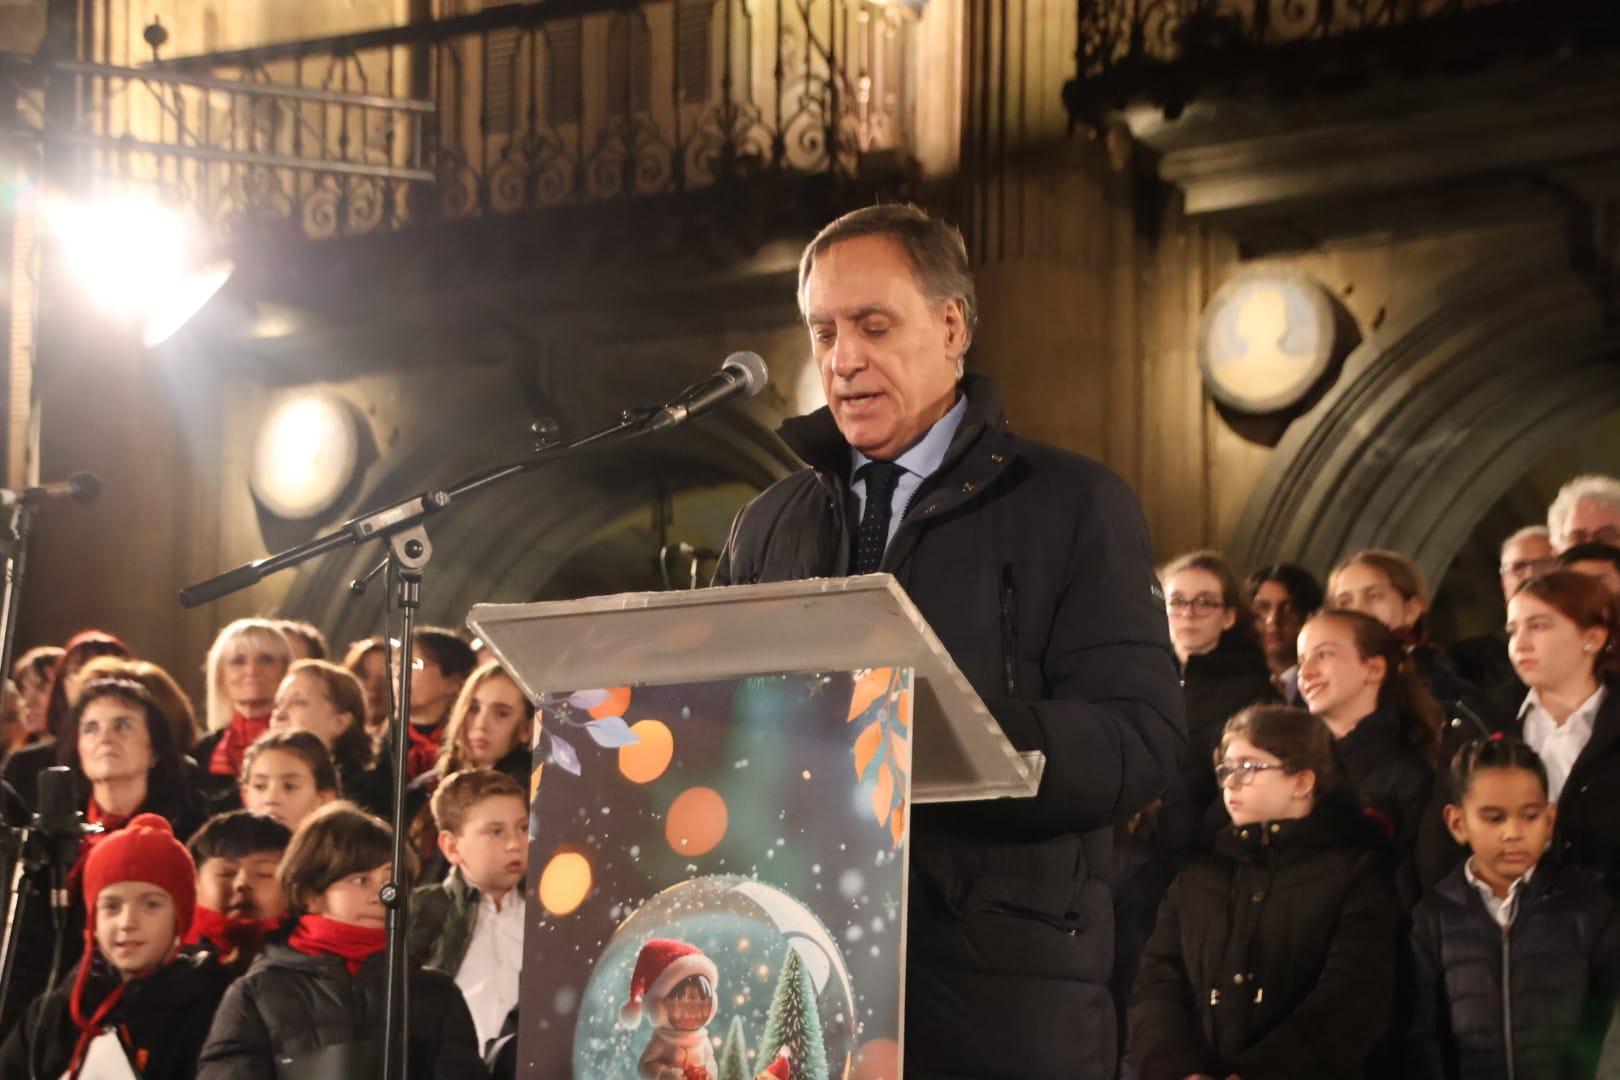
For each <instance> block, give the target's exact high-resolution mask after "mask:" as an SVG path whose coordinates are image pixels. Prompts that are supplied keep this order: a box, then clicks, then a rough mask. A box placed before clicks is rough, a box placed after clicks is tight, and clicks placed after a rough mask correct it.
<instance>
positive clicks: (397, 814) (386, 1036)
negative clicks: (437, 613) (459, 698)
mask: <svg viewBox="0 0 1620 1080" xmlns="http://www.w3.org/2000/svg"><path fill="white" fill-rule="evenodd" d="M659 412H660V408H659V407H648V408H641V409H632V410H627V411H625V412H624V413H622V414H621V415H620V419H619V422H618V423H616V424H614V425H612V426H610V427H606V428H603V429H602V430H600V431H597V432H595V433H593V434H590V435H586V436H585V437H583V438H580V439H576V440H574V441H573V442H570V443H561V442H559V441H557V438H556V424H555V423H552V422H548V421H544V420H542V421H538V422H537V423H536V424H535V425H534V431H535V434H536V437H537V439H536V445H535V448H534V450H533V451H532V452H531V453H529V454H527V455H526V456H524V457H521V458H518V459H517V460H515V461H509V462H506V463H505V464H501V465H496V466H493V467H491V468H488V469H484V470H482V471H480V472H476V473H473V474H472V475H470V476H467V477H465V478H463V479H462V480H460V481H458V482H456V483H454V484H452V485H450V486H449V487H447V488H443V489H435V490H430V491H425V492H422V493H421V494H420V495H413V496H412V497H410V498H408V499H405V500H404V501H402V502H398V503H395V504H393V505H392V506H385V507H383V508H382V509H380V510H374V511H371V512H370V513H365V514H361V515H360V516H359V517H355V518H351V519H349V520H348V521H346V522H344V523H343V524H342V525H340V526H338V528H336V529H335V530H333V531H332V532H329V533H326V534H324V535H322V536H317V537H314V538H312V539H310V540H306V541H304V542H303V543H301V544H295V545H294V546H292V547H290V548H287V549H286V550H284V551H281V552H278V553H277V554H274V555H269V556H266V557H265V558H263V559H255V560H254V561H253V562H250V563H246V564H244V565H242V566H238V567H237V568H235V569H234V570H227V571H226V572H225V573H223V574H219V575H218V576H216V577H212V578H209V579H208V580H207V581H203V582H199V583H198V584H196V585H190V586H187V587H186V588H184V589H181V590H180V603H181V604H182V605H183V606H185V607H188V608H193V607H197V606H198V605H199V604H205V603H208V602H209V601H212V600H217V599H219V598H220V597H223V596H228V595H230V594H231V593H234V592H237V591H239V590H241V589H245V588H247V587H248V586H250V585H254V584H257V583H258V582H259V581H260V580H261V579H263V578H264V577H265V576H266V575H269V574H273V573H276V572H277V571H280V570H286V569H288V568H289V567H293V566H297V565H299V564H300V563H303V562H305V561H307V560H309V559H312V558H314V557H315V556H317V555H323V554H325V553H326V552H328V551H333V550H335V549H337V548H339V547H342V546H343V545H345V544H359V543H362V542H364V541H367V540H386V541H387V543H388V556H387V562H388V564H389V579H390V582H391V583H392V585H393V587H394V589H395V593H394V595H395V597H396V599H397V600H398V603H399V606H400V609H401V611H402V613H403V618H404V627H403V632H402V634H401V636H400V660H399V667H398V671H397V675H396V677H397V681H398V689H397V690H396V691H395V695H394V700H395V702H396V703H397V707H396V709H395V710H394V714H393V718H392V722H391V723H390V725H389V731H390V733H391V737H392V738H393V752H394V753H393V762H392V765H393V770H394V791H393V796H394V799H393V804H394V864H393V868H392V871H391V872H390V874H389V878H388V883H387V884H386V885H384V886H383V888H382V892H381V894H380V898H381V900H382V902H383V907H384V909H385V910H386V911H387V930H388V950H387V956H386V965H385V968H384V971H385V977H386V979H387V984H388V999H387V1006H386V1008H385V1010H384V1012H383V1025H384V1026H383V1068H384V1072H383V1076H384V1078H385V1080H407V1062H406V1049H407V1046H408V1038H409V1032H408V1026H409V1013H408V1006H409V1000H410V999H409V991H408V984H409V979H408V978H407V977H406V972H407V970H408V963H407V958H406V955H405V923H406V919H407V912H408V908H409V903H408V901H409V896H408V894H407V891H406V888H405V884H404V882H403V880H402V875H403V872H404V867H405V845H406V839H407V838H406V831H407V830H406V825H407V822H406V821H405V787H406V781H407V775H406V765H407V762H408V761H409V750H410V730H409V728H408V726H407V725H408V724H409V723H410V716H411V669H412V667H413V665H414V663H415V656H414V648H413V643H412V641H411V635H412V631H413V630H414V628H415V625H416V608H417V605H418V603H419V602H420V600H421V596H422V578H423V574H424V572H425V571H426V569H427V565H428V561H429V560H430V559H431V558H432V556H433V544H432V543H431V542H430V541H429V540H428V535H427V529H426V527H425V525H424V522H425V521H426V519H427V518H428V517H429V516H430V515H432V514H436V513H440V512H442V511H443V510H445V509H446V508H447V507H449V506H450V504H451V503H452V502H454V501H455V500H456V499H459V498H462V497H463V496H466V495H470V494H472V493H473V492H475V491H479V490H482V489H483V488H486V487H489V486H491V485H493V484H495V483H498V482H499V481H501V480H506V479H508V478H510V477H514V476H518V475H521V474H522V473H526V472H529V471H530V470H532V469H535V468H538V467H539V466H541V465H544V464H548V463H550V462H551V461H553V460H555V459H557V458H560V457H563V456H566V455H567V454H569V453H572V452H573V451H576V450H580V449H584V448H587V447H595V446H596V445H597V444H599V443H603V442H607V441H610V440H611V441H618V440H621V439H630V438H634V437H636V436H638V435H644V434H647V433H648V432H649V431H652V430H655V429H654V428H652V427H651V426H650V422H651V421H652V419H653V418H654V417H656V416H657V415H658V414H659ZM683 419H684V417H683ZM373 573H375V571H373ZM370 576H371V574H367V575H366V577H368V578H369V577H370ZM351 587H352V586H351ZM385 636H386V628H385Z"/></svg>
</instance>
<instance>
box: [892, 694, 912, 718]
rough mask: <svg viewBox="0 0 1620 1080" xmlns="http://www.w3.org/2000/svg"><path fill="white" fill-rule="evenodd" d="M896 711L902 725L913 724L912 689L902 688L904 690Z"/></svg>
mask: <svg viewBox="0 0 1620 1080" xmlns="http://www.w3.org/2000/svg"><path fill="white" fill-rule="evenodd" d="M894 712H895V717H896V718H897V719H898V720H899V721H900V724H901V726H902V727H910V726H911V691H910V690H902V691H900V701H899V703H898V705H896V707H895V710H894Z"/></svg>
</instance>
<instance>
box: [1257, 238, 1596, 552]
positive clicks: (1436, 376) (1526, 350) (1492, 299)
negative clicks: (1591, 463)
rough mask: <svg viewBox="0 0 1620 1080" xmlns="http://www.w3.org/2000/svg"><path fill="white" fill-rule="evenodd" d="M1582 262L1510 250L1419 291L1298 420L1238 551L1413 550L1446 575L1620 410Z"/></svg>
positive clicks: (1267, 475) (1263, 483) (1262, 486)
mask: <svg viewBox="0 0 1620 1080" xmlns="http://www.w3.org/2000/svg"><path fill="white" fill-rule="evenodd" d="M1612 310H1613V309H1612V307H1609V306H1606V305H1605V304H1604V303H1603V302H1602V301H1601V299H1600V298H1599V297H1598V296H1596V295H1595V294H1594V292H1593V290H1592V288H1591V282H1590V279H1588V278H1582V277H1581V276H1579V275H1578V274H1577V273H1576V272H1575V270H1574V269H1573V268H1572V267H1571V266H1570V265H1568V263H1567V262H1563V261H1559V260H1546V261H1537V262H1531V261H1519V262H1513V261H1510V260H1509V259H1503V260H1502V261H1500V262H1493V263H1489V264H1486V265H1482V266H1479V267H1476V268H1474V269H1472V270H1470V271H1468V272H1466V273H1464V274H1461V275H1459V276H1457V277H1456V278H1453V279H1451V280H1449V281H1446V282H1443V283H1441V284H1439V285H1438V286H1436V287H1435V288H1434V289H1432V290H1431V291H1429V292H1428V293H1427V294H1425V295H1420V296H1417V297H1414V298H1413V300H1412V302H1411V303H1409V304H1407V305H1405V306H1404V307H1403V308H1402V309H1401V310H1399V311H1398V312H1397V313H1396V314H1395V315H1394V316H1393V317H1392V318H1391V319H1390V320H1389V321H1388V322H1387V323H1386V324H1385V325H1384V326H1382V327H1380V328H1379V329H1378V330H1377V331H1376V332H1375V333H1373V334H1370V335H1369V336H1368V337H1367V338H1366V339H1365V340H1364V341H1363V342H1362V344H1361V345H1360V346H1359V347H1358V348H1357V349H1356V350H1355V351H1354V352H1353V353H1352V354H1351V355H1350V356H1349V357H1348V358H1347V360H1346V361H1345V365H1344V371H1343V374H1342V375H1341V376H1340V378H1339V381H1338V382H1337V384H1336V385H1335V386H1334V387H1333V388H1332V389H1331V390H1330V391H1329V392H1328V393H1327V394H1326V395H1325V396H1324V397H1323V398H1322V400H1320V401H1319V402H1317V403H1316V405H1315V406H1313V407H1312V408H1311V410H1310V411H1309V412H1307V413H1306V414H1305V415H1303V416H1302V417H1300V418H1299V419H1297V420H1296V421H1295V422H1294V423H1293V424H1292V425H1290V427H1289V429H1288V431H1287V433H1286V434H1285V435H1284V437H1283V439H1282V441H1281V442H1279V443H1278V445H1277V448H1276V451H1275V453H1274V454H1273V455H1272V457H1271V460H1270V463H1269V464H1268V466H1267V467H1266V470H1265V472H1264V473H1263V474H1262V476H1261V479H1260V482H1259V484H1258V485H1257V486H1256V488H1255V491H1254V494H1253V495H1252V496H1251V497H1250V499H1249V502H1248V504H1247V506H1246V507H1245V509H1244V512H1243V516H1242V518H1241V519H1240V520H1239V523H1238V526H1237V529H1236V530H1235V532H1234V535H1233V538H1232V542H1231V544H1230V545H1229V546H1228V549H1229V552H1230V554H1231V555H1232V558H1233V559H1234V561H1235V562H1236V564H1237V565H1240V566H1258V565H1260V564H1262V563H1265V562H1269V561H1273V560H1276V559H1287V560H1290V561H1294V562H1298V563H1301V564H1302V565H1304V566H1307V567H1309V568H1310V569H1312V570H1314V571H1316V572H1318V573H1325V572H1326V571H1327V570H1328V569H1330V568H1331V567H1332V566H1333V564H1334V563H1336V562H1337V561H1338V560H1339V559H1341V558H1343V557H1344V556H1346V555H1348V554H1350V553H1351V552H1353V551H1356V550H1358V549H1360V548H1364V547H1369V546H1384V547H1392V548H1397V549H1399V550H1402V551H1407V552H1410V553H1411V554H1412V555H1413V556H1414V557H1415V558H1416V559H1417V561H1418V564H1419V565H1420V566H1421V567H1422V568H1423V571H1424V574H1425V575H1426V576H1427V577H1428V579H1429V580H1430V581H1431V582H1437V581H1438V580H1439V578H1440V576H1441V575H1442V574H1443V573H1444V572H1445V570H1446V568H1447V567H1448V566H1449V565H1450V564H1451V561H1452V559H1453V557H1454V556H1455V555H1456V554H1457V552H1458V550H1459V549H1460V548H1461V547H1462V545H1463V543H1464V541H1465V540H1466V538H1467V537H1468V535H1469V533H1470V532H1471V531H1472V529H1473V528H1474V526H1475V525H1476V523H1477V522H1478V521H1479V520H1480V518H1481V517H1482V516H1483V515H1484V514H1485V512H1486V511H1487V510H1488V509H1489V507H1491V505H1492V504H1493V503H1495V502H1496V500H1497V499H1498V498H1500V497H1501V496H1502V494H1503V493H1504V492H1506V491H1507V490H1508V489H1509V488H1510V487H1512V485H1513V484H1514V482H1515V481H1516V480H1517V479H1518V478H1519V477H1520V476H1522V475H1523V474H1524V472H1525V471H1526V470H1527V469H1529V468H1530V467H1531V466H1532V465H1534V464H1535V463H1536V462H1537V461H1538V460H1540V459H1541V458H1542V457H1543V456H1544V455H1545V454H1546V453H1548V452H1549V451H1550V450H1551V449H1552V448H1554V447H1555V446H1556V445H1558V444H1559V443H1560V442H1561V441H1563V440H1565V439H1567V438H1568V436H1569V434H1570V433H1571V432H1572V431H1576V430H1579V428H1580V427H1582V426H1584V425H1586V424H1588V423H1590V422H1592V421H1594V420H1596V419H1598V418H1599V417H1601V416H1603V415H1604V414H1605V413H1608V412H1609V411H1611V410H1613V409H1615V408H1617V407H1620V327H1617V326H1616V325H1615V324H1614V322H1613V320H1612V318H1611V317H1610V316H1611V313H1612Z"/></svg>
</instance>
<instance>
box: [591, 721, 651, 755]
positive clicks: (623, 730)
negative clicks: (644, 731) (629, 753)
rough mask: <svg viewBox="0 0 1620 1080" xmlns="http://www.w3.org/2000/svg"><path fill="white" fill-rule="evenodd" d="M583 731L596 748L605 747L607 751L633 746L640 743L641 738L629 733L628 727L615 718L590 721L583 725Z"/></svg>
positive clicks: (631, 732)
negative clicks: (594, 741)
mask: <svg viewBox="0 0 1620 1080" xmlns="http://www.w3.org/2000/svg"><path fill="white" fill-rule="evenodd" d="M585 730H586V731H587V732H589V733H590V736H591V738H593V739H595V740H596V745H597V746H605V747H607V748H608V749H609V750H612V749H614V748H616V747H620V746H634V745H635V744H636V743H638V742H640V741H641V736H640V735H637V734H636V733H635V732H633V731H631V730H630V725H629V724H626V723H625V722H624V721H623V720H622V719H620V718H619V717H617V716H604V717H602V719H600V720H592V721H591V722H590V723H588V724H586V725H585Z"/></svg>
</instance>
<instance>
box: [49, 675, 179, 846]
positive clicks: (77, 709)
mask: <svg viewBox="0 0 1620 1080" xmlns="http://www.w3.org/2000/svg"><path fill="white" fill-rule="evenodd" d="M57 747H58V749H59V750H60V752H61V763H62V764H64V765H66V766H67V767H68V768H70V769H72V770H73V774H74V777H75V779H76V780H77V781H78V787H79V792H80V800H81V801H80V806H82V807H83V809H84V816H85V820H87V821H89V822H92V823H94V824H97V825H100V826H102V827H103V828H104V829H105V830H106V831H107V832H108V833H110V832H112V831H114V830H116V829H121V828H123V827H124V825H125V823H126V822H128V821H129V819H130V818H132V817H134V816H135V815H136V814H138V813H141V812H143V811H145V812H149V813H154V814H158V815H160V816H161V817H163V818H165V819H167V820H168V822H169V824H170V825H171V826H172V827H173V829H174V832H175V835H177V836H190V835H191V834H192V833H193V832H195V831H196V829H197V827H198V826H199V825H201V824H202V821H203V812H202V807H201V805H200V802H199V800H198V798H197V797H196V794H195V792H194V791H193V790H192V786H191V785H190V784H189V783H187V782H186V778H185V766H184V762H183V760H182V758H181V756H180V754H179V752H178V751H176V750H175V748H174V735H173V732H172V730H171V728H170V725H169V722H168V719H167V717H165V716H164V714H163V712H162V710H161V709H159V708H158V706H157V704H156V702H154V701H153V700H152V695H151V694H150V693H148V692H147V690H146V688H145V687H144V686H142V685H140V684H139V683H137V682H133V681H131V680H128V679H96V680H94V681H92V682H88V683H86V684H85V685H84V688H83V690H82V692H81V693H80V695H79V703H78V704H77V705H75V706H74V707H73V712H72V713H71V714H69V717H68V723H67V726H66V727H65V728H64V730H63V732H62V738H61V740H60V741H59V742H58V743H57ZM94 842H95V840H94V838H92V840H91V843H94Z"/></svg>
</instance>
